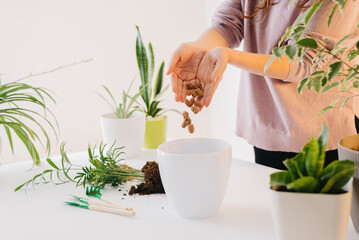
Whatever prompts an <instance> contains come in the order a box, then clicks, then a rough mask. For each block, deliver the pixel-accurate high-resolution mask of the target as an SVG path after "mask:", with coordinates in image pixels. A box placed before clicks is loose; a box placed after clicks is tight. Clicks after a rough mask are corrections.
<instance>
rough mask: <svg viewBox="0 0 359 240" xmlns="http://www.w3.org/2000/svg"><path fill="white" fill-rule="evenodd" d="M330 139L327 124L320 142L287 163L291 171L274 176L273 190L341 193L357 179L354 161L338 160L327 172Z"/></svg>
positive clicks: (314, 142)
mask: <svg viewBox="0 0 359 240" xmlns="http://www.w3.org/2000/svg"><path fill="white" fill-rule="evenodd" d="M328 136H329V133H328V128H327V126H326V125H325V124H323V129H322V131H321V133H320V135H319V137H318V138H317V139H315V138H312V139H311V140H310V141H309V142H308V143H307V144H305V145H304V147H303V150H302V152H301V153H299V154H297V155H296V156H295V157H293V158H290V159H286V160H285V161H284V165H285V166H286V168H287V169H288V170H286V171H281V172H276V173H273V174H271V175H270V185H271V188H272V189H274V190H280V189H283V190H286V191H294V192H303V193H331V194H336V193H340V192H341V188H342V187H343V186H344V185H345V184H346V183H347V182H348V181H349V180H350V178H351V177H353V175H354V171H355V168H356V167H355V165H354V162H352V161H349V160H344V161H338V160H336V161H333V162H332V163H330V164H329V165H328V166H327V167H325V168H324V159H325V148H326V145H327V140H328Z"/></svg>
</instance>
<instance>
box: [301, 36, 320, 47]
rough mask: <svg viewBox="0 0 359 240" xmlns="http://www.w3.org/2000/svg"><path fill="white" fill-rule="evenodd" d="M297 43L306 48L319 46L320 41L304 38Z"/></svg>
mask: <svg viewBox="0 0 359 240" xmlns="http://www.w3.org/2000/svg"><path fill="white" fill-rule="evenodd" d="M297 44H298V45H299V46H302V47H306V48H313V49H316V48H318V43H317V41H315V40H314V39H313V38H302V39H300V40H299V41H298V42H297Z"/></svg>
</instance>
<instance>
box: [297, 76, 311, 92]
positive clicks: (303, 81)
mask: <svg viewBox="0 0 359 240" xmlns="http://www.w3.org/2000/svg"><path fill="white" fill-rule="evenodd" d="M307 83H308V78H307V77H306V78H304V79H303V80H302V81H300V84H299V86H298V89H297V91H298V94H302V92H303V88H304V87H305V86H306V85H307Z"/></svg>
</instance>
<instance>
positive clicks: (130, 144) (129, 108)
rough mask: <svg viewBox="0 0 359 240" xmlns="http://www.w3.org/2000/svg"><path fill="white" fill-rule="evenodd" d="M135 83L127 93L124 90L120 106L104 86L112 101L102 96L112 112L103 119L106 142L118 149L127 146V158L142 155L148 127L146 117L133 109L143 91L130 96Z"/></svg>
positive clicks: (103, 116) (102, 124)
mask: <svg viewBox="0 0 359 240" xmlns="http://www.w3.org/2000/svg"><path fill="white" fill-rule="evenodd" d="M133 82H134V81H132V82H131V84H130V86H129V88H128V90H127V91H125V90H122V102H121V103H119V104H118V103H117V102H116V99H115V98H114V96H113V94H112V93H111V91H110V89H109V88H107V87H106V86H103V88H104V89H105V91H106V93H107V94H108V95H109V97H110V100H107V99H106V98H105V97H104V96H102V95H100V97H101V98H102V99H104V100H105V101H106V102H107V103H108V104H109V106H110V107H111V110H112V112H110V113H106V114H104V115H102V117H101V126H102V133H103V137H104V141H105V143H106V144H108V145H113V144H114V147H117V148H119V147H122V146H125V150H126V157H127V158H132V157H136V156H138V155H139V154H140V152H141V149H142V145H143V141H144V137H145V126H146V115H145V114H144V113H143V112H139V111H136V109H135V108H133V105H134V103H135V102H136V100H137V98H138V97H139V96H140V95H141V93H142V91H141V90H140V91H139V92H138V93H137V94H135V95H134V96H130V95H129V93H130V90H131V86H132V84H133Z"/></svg>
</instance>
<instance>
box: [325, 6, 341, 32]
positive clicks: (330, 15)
mask: <svg viewBox="0 0 359 240" xmlns="http://www.w3.org/2000/svg"><path fill="white" fill-rule="evenodd" d="M337 8H338V5H335V6H334V7H333V8H332V10H331V11H330V14H329V17H328V21H327V25H328V30H329V29H330V25H331V23H332V19H333V16H334V13H335V11H336V10H337Z"/></svg>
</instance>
